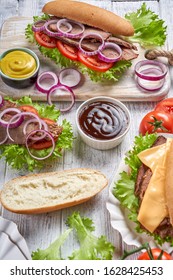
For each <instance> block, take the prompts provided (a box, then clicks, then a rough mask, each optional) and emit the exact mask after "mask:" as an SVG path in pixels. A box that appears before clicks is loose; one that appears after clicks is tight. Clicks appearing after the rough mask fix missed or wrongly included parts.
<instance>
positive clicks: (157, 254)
mask: <svg viewBox="0 0 173 280" xmlns="http://www.w3.org/2000/svg"><path fill="white" fill-rule="evenodd" d="M151 252H152V255H153V259H154V260H158V259H160V260H172V257H171V255H169V254H168V253H167V252H163V254H162V256H161V258H160V254H161V253H162V250H161V249H159V248H153V249H151ZM138 260H151V258H150V256H149V254H148V252H147V251H146V252H144V253H142V254H141V255H140V256H139V257H138Z"/></svg>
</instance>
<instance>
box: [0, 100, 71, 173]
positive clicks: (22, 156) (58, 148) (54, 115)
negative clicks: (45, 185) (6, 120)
mask: <svg viewBox="0 0 173 280" xmlns="http://www.w3.org/2000/svg"><path fill="white" fill-rule="evenodd" d="M6 99H9V100H11V101H13V102H15V103H16V104H17V105H24V104H27V105H31V106H33V107H35V108H36V109H37V110H38V113H39V116H40V117H44V118H49V119H52V120H54V121H58V118H59V116H60V111H59V110H57V109H56V108H55V106H54V105H51V106H50V105H44V104H41V103H36V102H32V100H31V98H30V97H27V96H25V97H22V98H21V99H19V100H15V101H14V100H12V99H11V98H6ZM60 125H61V126H62V128H63V130H62V133H61V134H60V135H59V138H58V140H57V141H56V142H55V149H54V151H53V153H52V155H51V156H50V157H49V158H48V159H46V160H37V159H35V158H33V157H31V156H30V155H29V153H28V150H27V148H26V147H25V146H24V145H18V144H10V145H5V144H3V145H0V158H5V159H6V162H7V163H8V164H9V165H10V166H11V167H12V168H14V169H18V170H20V169H22V168H26V169H28V170H29V171H33V170H34V169H41V168H42V167H43V166H44V164H45V162H50V161H52V160H55V159H57V158H58V157H61V156H62V151H63V150H64V149H71V148H72V145H73V140H74V136H73V131H72V126H71V124H70V123H69V122H68V121H67V120H66V119H64V120H63V121H62V124H60ZM51 149H52V148H48V149H43V150H34V155H35V156H38V157H45V156H46V155H47V154H48V153H49V151H51ZM31 152H32V151H31Z"/></svg>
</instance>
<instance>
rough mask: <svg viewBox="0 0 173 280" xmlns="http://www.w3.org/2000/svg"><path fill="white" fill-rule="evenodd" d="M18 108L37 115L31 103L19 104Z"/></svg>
mask: <svg viewBox="0 0 173 280" xmlns="http://www.w3.org/2000/svg"><path fill="white" fill-rule="evenodd" d="M19 109H21V110H22V111H23V112H30V113H33V114H35V115H37V116H38V111H37V110H36V109H35V108H34V107H33V106H31V105H21V106H19Z"/></svg>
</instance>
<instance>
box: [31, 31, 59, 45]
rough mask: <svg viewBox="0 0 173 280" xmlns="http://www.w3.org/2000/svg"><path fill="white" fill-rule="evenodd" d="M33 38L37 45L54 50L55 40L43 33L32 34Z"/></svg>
mask: <svg viewBox="0 0 173 280" xmlns="http://www.w3.org/2000/svg"><path fill="white" fill-rule="evenodd" d="M34 37H35V39H36V41H37V43H38V44H39V45H41V46H43V47H46V48H56V41H57V40H56V39H55V38H53V37H49V36H48V35H47V34H45V33H43V32H34Z"/></svg>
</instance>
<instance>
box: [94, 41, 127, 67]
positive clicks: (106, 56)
mask: <svg viewBox="0 0 173 280" xmlns="http://www.w3.org/2000/svg"><path fill="white" fill-rule="evenodd" d="M121 56H122V49H121V48H120V47H119V46H118V45H117V44H114V43H109V42H106V43H105V44H104V47H103V49H102V50H101V51H99V53H98V57H99V58H100V60H103V61H105V62H108V63H109V62H116V61H118V60H120V58H121Z"/></svg>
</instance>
